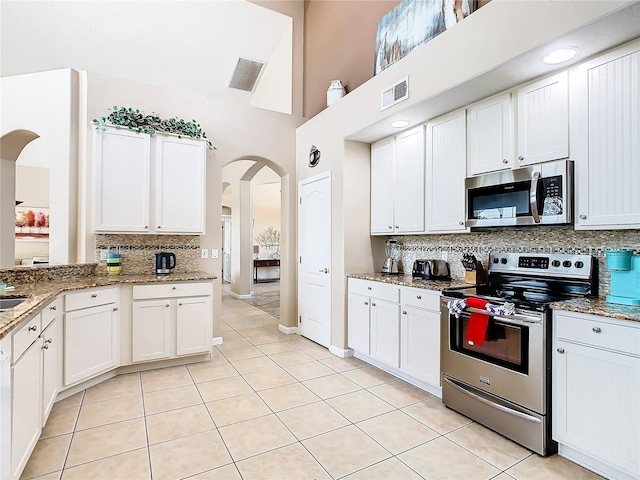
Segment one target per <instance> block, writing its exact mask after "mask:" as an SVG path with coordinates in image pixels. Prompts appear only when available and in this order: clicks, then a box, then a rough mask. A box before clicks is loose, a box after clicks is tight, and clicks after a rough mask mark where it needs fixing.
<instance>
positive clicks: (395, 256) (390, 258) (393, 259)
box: [380, 240, 401, 275]
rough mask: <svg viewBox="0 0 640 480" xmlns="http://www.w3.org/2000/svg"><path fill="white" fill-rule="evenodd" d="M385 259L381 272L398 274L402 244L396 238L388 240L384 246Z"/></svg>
mask: <svg viewBox="0 0 640 480" xmlns="http://www.w3.org/2000/svg"><path fill="white" fill-rule="evenodd" d="M384 254H385V259H384V263H383V264H382V270H380V273H382V274H383V275H398V274H399V273H401V272H400V270H399V268H398V260H399V259H400V245H398V242H397V241H395V240H387V241H386V242H385V247H384Z"/></svg>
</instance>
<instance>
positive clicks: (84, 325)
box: [64, 304, 120, 386]
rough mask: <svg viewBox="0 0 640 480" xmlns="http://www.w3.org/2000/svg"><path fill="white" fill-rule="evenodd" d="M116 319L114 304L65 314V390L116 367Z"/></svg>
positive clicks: (117, 331) (117, 329)
mask: <svg viewBox="0 0 640 480" xmlns="http://www.w3.org/2000/svg"><path fill="white" fill-rule="evenodd" d="M118 319H119V315H118V313H117V308H116V306H115V304H109V305H101V306H99V307H93V308H87V309H84V310H78V311H75V312H67V313H66V314H65V323H64V325H65V328H64V345H65V349H64V383H65V386H67V385H71V384H73V383H76V382H80V381H82V380H86V379H87V378H90V377H92V376H94V375H96V374H98V373H100V372H103V371H105V370H109V369H111V368H114V367H117V366H118V359H119V350H120V349H119V345H120V335H119V323H118Z"/></svg>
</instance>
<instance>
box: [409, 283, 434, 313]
mask: <svg viewBox="0 0 640 480" xmlns="http://www.w3.org/2000/svg"><path fill="white" fill-rule="evenodd" d="M400 297H401V303H402V304H403V305H410V306H412V307H418V308H426V309H428V310H433V311H434V312H439V311H440V292H432V291H430V290H424V289H422V288H402V289H400Z"/></svg>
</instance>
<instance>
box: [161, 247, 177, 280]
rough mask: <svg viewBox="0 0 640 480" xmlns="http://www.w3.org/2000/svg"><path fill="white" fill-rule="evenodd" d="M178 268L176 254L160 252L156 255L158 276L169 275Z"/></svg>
mask: <svg viewBox="0 0 640 480" xmlns="http://www.w3.org/2000/svg"><path fill="white" fill-rule="evenodd" d="M175 266H176V254H175V253H171V252H169V253H167V252H160V253H156V275H169V274H170V273H171V270H173V269H174V268H175Z"/></svg>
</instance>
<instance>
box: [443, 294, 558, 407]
mask: <svg viewBox="0 0 640 480" xmlns="http://www.w3.org/2000/svg"><path fill="white" fill-rule="evenodd" d="M448 300H449V299H448V298H444V297H443V299H442V304H441V332H442V337H441V340H442V342H441V369H442V373H443V374H445V375H447V376H449V377H452V378H455V379H458V380H460V381H462V382H464V383H466V384H468V385H471V386H474V387H476V388H478V389H480V390H484V391H486V392H489V393H491V394H493V395H495V396H497V397H500V398H504V399H506V400H508V401H510V402H514V403H516V404H518V405H521V406H523V407H525V408H528V409H530V410H533V411H535V412H537V413H540V414H543V415H544V414H545V413H546V409H547V402H546V400H545V399H546V396H545V395H546V389H547V385H546V370H547V359H546V354H545V351H546V338H545V328H546V325H545V323H546V322H545V315H544V314H539V313H536V314H531V315H529V314H521V313H518V314H516V315H513V316H508V317H502V316H497V315H493V316H491V315H490V316H489V327H488V329H487V335H486V337H485V342H484V344H483V345H471V344H469V342H468V341H467V330H468V326H469V319H470V314H471V311H477V312H479V313H484V314H486V313H487V312H486V311H485V310H474V309H468V308H467V309H465V310H464V311H463V312H462V314H461V315H460V316H459V317H458V318H456V317H455V316H454V315H451V314H449V310H448V309H447V301H448Z"/></svg>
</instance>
